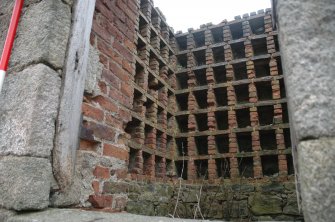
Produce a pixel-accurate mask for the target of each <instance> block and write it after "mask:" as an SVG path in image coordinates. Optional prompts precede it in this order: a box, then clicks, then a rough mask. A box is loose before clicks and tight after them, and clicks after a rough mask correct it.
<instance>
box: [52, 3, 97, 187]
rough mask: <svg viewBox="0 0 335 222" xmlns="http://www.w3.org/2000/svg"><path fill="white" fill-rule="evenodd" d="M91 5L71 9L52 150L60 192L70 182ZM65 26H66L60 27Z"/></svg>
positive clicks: (82, 86)
mask: <svg viewBox="0 0 335 222" xmlns="http://www.w3.org/2000/svg"><path fill="white" fill-rule="evenodd" d="M58 4H61V3H58ZM94 6H95V1H77V2H76V4H75V6H74V7H73V8H74V12H73V24H72V31H71V38H70V40H69V45H68V50H67V55H66V60H65V61H66V62H65V67H64V72H63V84H62V91H61V99H60V107H59V112H58V119H57V126H56V138H55V147H54V150H53V170H54V175H55V177H56V179H57V182H58V185H59V187H60V188H61V189H62V190H63V191H64V190H65V189H68V188H69V187H70V186H71V184H72V183H73V180H74V166H75V158H76V150H77V149H78V146H79V129H80V123H81V104H82V100H83V93H84V86H85V78H86V74H87V60H88V53H89V45H90V41H89V39H90V33H91V28H92V19H93V12H94V8H95V7H94ZM67 25H68V26H69V24H67V23H65V24H63V26H67ZM68 28H70V26H69V27H68Z"/></svg>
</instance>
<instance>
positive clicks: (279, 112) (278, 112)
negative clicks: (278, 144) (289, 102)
mask: <svg viewBox="0 0 335 222" xmlns="http://www.w3.org/2000/svg"><path fill="white" fill-rule="evenodd" d="M273 119H274V123H275V124H280V123H283V109H282V105H281V104H276V105H274V117H273Z"/></svg>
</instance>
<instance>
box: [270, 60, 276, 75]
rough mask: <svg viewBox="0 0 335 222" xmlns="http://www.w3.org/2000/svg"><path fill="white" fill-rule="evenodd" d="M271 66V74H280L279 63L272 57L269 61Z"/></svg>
mask: <svg viewBox="0 0 335 222" xmlns="http://www.w3.org/2000/svg"><path fill="white" fill-rule="evenodd" d="M269 66H270V75H271V76H278V64H277V60H276V59H274V58H272V59H271V60H270V63H269Z"/></svg>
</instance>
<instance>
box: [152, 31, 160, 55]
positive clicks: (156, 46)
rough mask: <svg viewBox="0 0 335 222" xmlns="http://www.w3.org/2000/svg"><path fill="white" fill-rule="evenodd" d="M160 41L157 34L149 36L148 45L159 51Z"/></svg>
mask: <svg viewBox="0 0 335 222" xmlns="http://www.w3.org/2000/svg"><path fill="white" fill-rule="evenodd" d="M160 42H161V39H160V37H159V35H156V36H155V37H150V45H151V46H152V48H154V49H155V50H156V51H157V52H160Z"/></svg>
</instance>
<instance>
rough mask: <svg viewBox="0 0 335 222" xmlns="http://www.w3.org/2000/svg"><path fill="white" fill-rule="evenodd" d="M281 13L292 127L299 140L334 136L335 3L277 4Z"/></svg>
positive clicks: (309, 0) (295, 1)
mask: <svg viewBox="0 0 335 222" xmlns="http://www.w3.org/2000/svg"><path fill="white" fill-rule="evenodd" d="M277 10H278V21H279V40H280V45H281V46H282V47H281V50H282V57H283V64H284V67H283V68H284V73H285V78H286V79H285V83H286V88H287V92H288V98H289V108H290V114H291V123H292V125H293V127H294V131H295V133H296V136H297V139H298V140H301V139H304V138H318V137H321V136H334V135H335V118H334V114H335V113H334V112H335V98H334V95H335V88H334V84H335V78H334V75H335V74H334V70H335V63H334V59H335V50H334V48H335V19H334V13H335V3H334V1H333V0H320V1H314V0H307V1H302V0H288V1H277ZM302 18H303V19H302Z"/></svg>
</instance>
